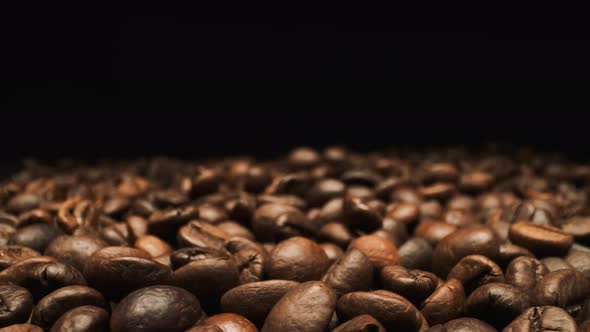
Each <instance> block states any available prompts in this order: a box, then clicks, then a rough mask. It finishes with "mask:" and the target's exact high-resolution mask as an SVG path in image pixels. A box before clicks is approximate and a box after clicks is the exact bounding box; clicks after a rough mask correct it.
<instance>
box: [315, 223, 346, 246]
mask: <svg viewBox="0 0 590 332" xmlns="http://www.w3.org/2000/svg"><path fill="white" fill-rule="evenodd" d="M319 236H320V238H321V239H323V240H326V241H330V242H332V243H335V244H337V245H339V246H341V247H346V246H347V245H348V244H349V243H350V241H352V239H353V234H352V233H351V232H350V231H349V230H348V228H346V226H344V225H343V224H341V223H337V222H332V223H327V224H325V225H324V226H323V227H322V228H321V229H320V231H319Z"/></svg>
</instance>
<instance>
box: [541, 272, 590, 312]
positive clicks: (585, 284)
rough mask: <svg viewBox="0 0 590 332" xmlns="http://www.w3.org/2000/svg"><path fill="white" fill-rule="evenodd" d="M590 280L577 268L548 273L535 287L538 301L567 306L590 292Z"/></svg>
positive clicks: (545, 303) (542, 303)
mask: <svg viewBox="0 0 590 332" xmlns="http://www.w3.org/2000/svg"><path fill="white" fill-rule="evenodd" d="M589 283H590V281H588V279H586V277H584V275H583V274H582V273H581V272H579V271H577V270H557V271H553V272H549V273H547V274H546V275H545V276H544V277H543V278H542V279H541V280H539V281H538V282H537V285H536V287H535V293H536V302H537V304H539V305H552V306H556V307H561V308H565V307H566V306H568V305H570V304H573V303H576V302H579V301H581V300H583V299H584V298H586V296H588V294H590V285H589Z"/></svg>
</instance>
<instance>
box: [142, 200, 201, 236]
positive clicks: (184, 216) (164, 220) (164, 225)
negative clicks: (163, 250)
mask: <svg viewBox="0 0 590 332" xmlns="http://www.w3.org/2000/svg"><path fill="white" fill-rule="evenodd" d="M198 216H199V211H198V210H197V209H196V208H194V207H192V206H187V207H183V208H176V209H170V210H163V211H155V212H153V213H152V214H151V215H150V216H149V219H148V231H149V232H150V233H151V234H153V235H156V236H160V237H162V238H164V239H169V238H171V237H173V236H174V235H175V234H176V232H177V230H178V228H179V227H180V226H182V225H184V224H186V223H187V222H188V221H189V220H192V219H196V218H197V217H198Z"/></svg>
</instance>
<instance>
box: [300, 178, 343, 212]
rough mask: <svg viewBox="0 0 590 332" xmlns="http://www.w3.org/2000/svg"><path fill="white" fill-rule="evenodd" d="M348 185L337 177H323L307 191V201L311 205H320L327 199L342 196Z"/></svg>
mask: <svg viewBox="0 0 590 332" xmlns="http://www.w3.org/2000/svg"><path fill="white" fill-rule="evenodd" d="M345 190H346V185H345V184H344V183H343V182H342V181H340V180H336V179H322V180H319V181H318V182H316V183H315V184H314V185H313V186H312V187H311V188H310V189H309V191H308V192H307V201H308V202H309V204H310V205H311V206H320V205H323V204H324V203H326V202H327V201H329V200H331V199H333V198H337V197H342V196H343V195H344V191H345Z"/></svg>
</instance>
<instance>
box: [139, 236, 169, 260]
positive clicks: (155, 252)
mask: <svg viewBox="0 0 590 332" xmlns="http://www.w3.org/2000/svg"><path fill="white" fill-rule="evenodd" d="M135 247H136V248H137V249H140V250H143V251H145V252H147V253H148V254H149V255H150V256H151V257H153V258H156V257H160V256H163V255H167V254H169V253H171V252H172V247H170V245H169V244H168V243H166V242H164V241H163V240H162V239H160V238H158V237H156V236H153V235H144V236H142V237H140V238H139V239H137V241H135Z"/></svg>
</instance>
